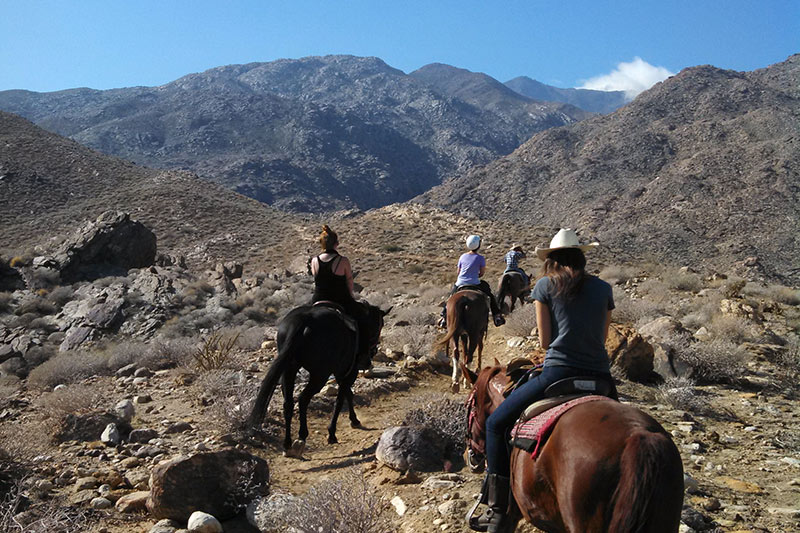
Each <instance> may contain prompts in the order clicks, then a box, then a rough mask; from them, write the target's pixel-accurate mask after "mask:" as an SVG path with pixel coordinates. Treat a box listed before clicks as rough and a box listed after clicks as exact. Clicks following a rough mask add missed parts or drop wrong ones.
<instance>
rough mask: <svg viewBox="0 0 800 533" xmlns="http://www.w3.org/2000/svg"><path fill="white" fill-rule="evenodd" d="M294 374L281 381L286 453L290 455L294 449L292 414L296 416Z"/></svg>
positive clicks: (286, 374)
mask: <svg viewBox="0 0 800 533" xmlns="http://www.w3.org/2000/svg"><path fill="white" fill-rule="evenodd" d="M295 377H296V376H295V374H294V373H293V372H287V373H285V374H284V375H283V379H281V390H282V391H283V421H284V429H285V430H286V435H285V436H284V438H283V449H284V453H286V454H288V452H289V450H291V448H292V414H294V379H295Z"/></svg>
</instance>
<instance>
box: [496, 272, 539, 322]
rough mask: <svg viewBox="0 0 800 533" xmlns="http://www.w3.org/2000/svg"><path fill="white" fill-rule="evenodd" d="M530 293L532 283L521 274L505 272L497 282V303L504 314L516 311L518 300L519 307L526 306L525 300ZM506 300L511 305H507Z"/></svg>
mask: <svg viewBox="0 0 800 533" xmlns="http://www.w3.org/2000/svg"><path fill="white" fill-rule="evenodd" d="M530 293H531V285H530V283H529V282H527V281H526V280H525V278H524V277H523V276H522V274H520V273H519V272H514V271H511V272H504V273H503V275H502V276H500V280H499V281H498V282H497V292H496V294H497V303H498V304H499V305H500V310H501V311H502V312H503V313H504V314H505V313H510V312H512V311H513V310H514V304H515V303H516V302H517V300H519V305H525V298H526V297H527V296H528V295H529V294H530ZM506 299H509V300H510V303H506Z"/></svg>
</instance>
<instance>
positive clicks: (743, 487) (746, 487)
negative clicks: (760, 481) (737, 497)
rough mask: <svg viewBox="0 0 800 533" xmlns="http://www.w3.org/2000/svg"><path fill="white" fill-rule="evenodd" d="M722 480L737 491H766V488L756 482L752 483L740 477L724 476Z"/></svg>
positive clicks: (755, 492) (754, 492)
mask: <svg viewBox="0 0 800 533" xmlns="http://www.w3.org/2000/svg"><path fill="white" fill-rule="evenodd" d="M721 481H722V482H723V483H725V485H726V486H727V487H728V488H730V489H732V490H735V491H737V492H745V493H748V494H761V493H762V492H764V489H762V488H761V487H759V486H758V485H756V484H755V483H750V482H747V481H742V480H740V479H734V478H732V477H723V478H721Z"/></svg>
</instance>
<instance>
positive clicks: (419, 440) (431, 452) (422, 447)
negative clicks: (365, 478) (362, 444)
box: [375, 426, 446, 472]
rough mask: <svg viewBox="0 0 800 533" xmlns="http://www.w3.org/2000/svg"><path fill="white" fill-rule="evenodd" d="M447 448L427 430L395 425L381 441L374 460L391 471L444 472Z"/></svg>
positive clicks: (384, 433)
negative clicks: (442, 470) (443, 466)
mask: <svg viewBox="0 0 800 533" xmlns="http://www.w3.org/2000/svg"><path fill="white" fill-rule="evenodd" d="M445 452H446V450H445V449H444V445H443V443H442V442H440V439H435V438H432V436H431V435H430V434H429V433H428V432H426V431H425V429H424V428H419V427H414V426H395V427H391V428H389V429H387V430H386V431H384V432H383V435H381V438H380V440H379V441H378V448H377V450H375V457H376V458H377V459H378V461H380V462H381V463H383V464H385V465H386V466H388V467H389V468H392V469H394V470H399V471H401V472H406V471H408V470H415V471H419V472H431V471H434V470H441V468H442V465H443V464H444V461H445Z"/></svg>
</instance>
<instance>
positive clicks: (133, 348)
mask: <svg viewBox="0 0 800 533" xmlns="http://www.w3.org/2000/svg"><path fill="white" fill-rule="evenodd" d="M148 348H149V347H148V346H147V345H146V344H144V343H143V342H136V341H131V342H120V343H118V344H114V345H112V346H109V347H108V348H106V351H107V352H108V368H109V370H111V371H112V372H116V371H117V370H119V369H120V368H122V367H123V366H127V365H129V364H131V363H138V362H139V361H141V359H142V358H143V357H142V354H143V353H144V352H145V351H146V350H147V349H148ZM142 366H144V365H142Z"/></svg>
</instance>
